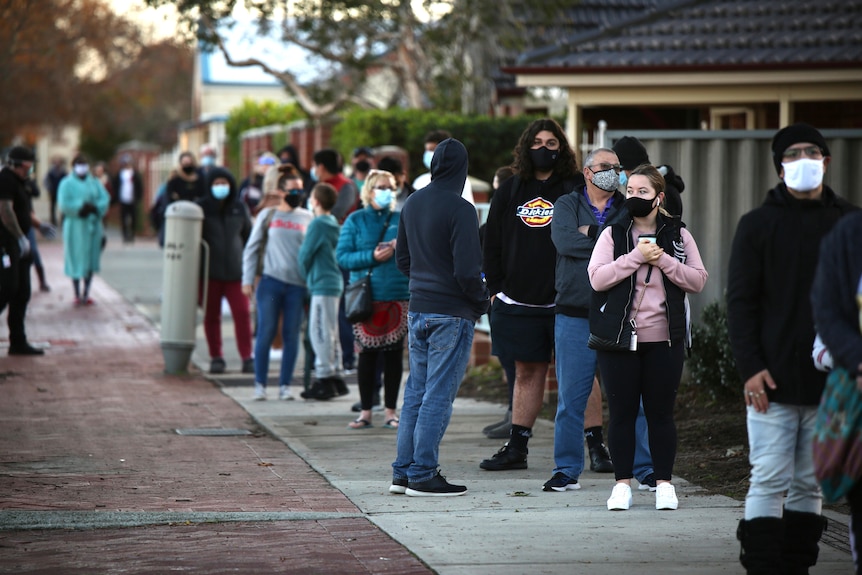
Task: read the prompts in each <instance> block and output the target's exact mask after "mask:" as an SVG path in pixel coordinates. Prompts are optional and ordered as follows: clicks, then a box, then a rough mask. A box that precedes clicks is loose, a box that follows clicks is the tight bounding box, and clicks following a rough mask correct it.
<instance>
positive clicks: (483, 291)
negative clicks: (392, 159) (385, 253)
mask: <svg viewBox="0 0 862 575" xmlns="http://www.w3.org/2000/svg"><path fill="white" fill-rule="evenodd" d="M466 179H467V150H466V148H464V145H463V144H462V143H461V142H459V141H458V140H454V139H452V138H449V139H447V140H443V141H442V142H440V143H439V144H438V145H437V148H436V149H435V151H434V159H433V160H432V161H431V183H430V184H428V185H427V186H425V187H424V188H422V189H421V190H419V191H417V192H414V193H413V194H411V195H410V197H408V198H407V201H406V202H405V203H404V208H403V209H402V210H401V221H400V223H399V225H398V241H397V243H396V248H395V257H396V262H397V265H398V269H399V270H401V273H403V274H404V275H406V276H407V277H408V278H410V311H415V312H420V313H421V312H424V313H439V314H443V315H450V316H455V317H463V318H465V319H468V320H471V321H476V320H478V319H479V317H480V316H481V315H482V314H484V313H485V312H487V311H488V302H489V301H490V293H489V292H488V288H487V287H486V285H485V280H484V278H483V277H482V250H481V248H480V247H479V220H478V218H477V217H476V208H475V207H473V205H472V204H470V202H468V201H467V200H465V199H463V198H462V197H461V191H462V190H463V189H464V181H465V180H466Z"/></svg>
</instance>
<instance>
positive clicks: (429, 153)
mask: <svg viewBox="0 0 862 575" xmlns="http://www.w3.org/2000/svg"><path fill="white" fill-rule="evenodd" d="M433 157H434V152H433V151H432V150H425V153H424V154H422V163H423V164H425V167H426V168H428V169H429V170H430V169H431V158H433Z"/></svg>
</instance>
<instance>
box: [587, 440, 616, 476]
mask: <svg viewBox="0 0 862 575" xmlns="http://www.w3.org/2000/svg"><path fill="white" fill-rule="evenodd" d="M590 471H595V472H596V473H613V472H614V463H613V461H611V454H610V453H608V448H607V447H605V444H604V443H602V444H601V445H598V446H596V447H593V448H591V449H590Z"/></svg>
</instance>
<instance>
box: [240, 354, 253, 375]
mask: <svg viewBox="0 0 862 575" xmlns="http://www.w3.org/2000/svg"><path fill="white" fill-rule="evenodd" d="M242 372H243V373H254V358H252V357H250V358H248V359H244V360H242Z"/></svg>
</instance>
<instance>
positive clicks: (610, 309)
mask: <svg viewBox="0 0 862 575" xmlns="http://www.w3.org/2000/svg"><path fill="white" fill-rule="evenodd" d="M657 218H658V219H657V224H658V231H657V233H656V243H658V245H660V246H661V247H662V248H663V249H664V251H665V253H668V254H673V255H674V257H676V258H677V259H679V260H680V261H683V262H684V261H685V251H684V249H683V245H682V237H681V235H680V231H679V230H680V228H682V227H685V224H684V223H682V221H680V220H679V219H678V218H669V217H666V216H663V215H662V214H661V213H659V214H658V216H657ZM632 223H633V222H632V220H628V221H624V222H619V223H616V224H613V225H612V226H611V234H612V236H613V239H614V259H617V258H619V257H621V256H623V255H625V254H627V253H629V252H630V251H632V249H634V243H633V242H632V235H631V228H632ZM656 271H657V272H659V273H661V270H659V268H657V267H655V268H654V272H653V273H655V272H656ZM636 277H637V275H636V274H632V275H631V276H630V277H629V279H628V280H627V281H621V282H620V283H618V284H617V285H615V286H614V287H612V288H611V289H609V290H608V291H603V292H598V291H595V290H593V297H592V304H591V306H590V333H591V334H593V335H595V336H597V337H599V338H601V339H605V340H610V341H614V342H616V343H619V344H624V345H626V346H627V345H628V342H629V340H630V339H631V331H632V330H631V326H630V325H629V322H628V317H629V313H630V311H631V307H632V300H633V297H634V293H635V278H636ZM661 277H662V283H663V284H664V292H665V305H666V310H667V323H668V327H669V333H668V341H669V342H670V343H671V344H673V345H677V344H680V343H683V342H684V341H685V323H686V322H685V292H684V291H683V290H682V288H680V287H679V286H677V285H676V284H674V283H673V282H672V281H670V280H669V279H668V278H667V277H665V275H664V274H663V273H662V274H661Z"/></svg>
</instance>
